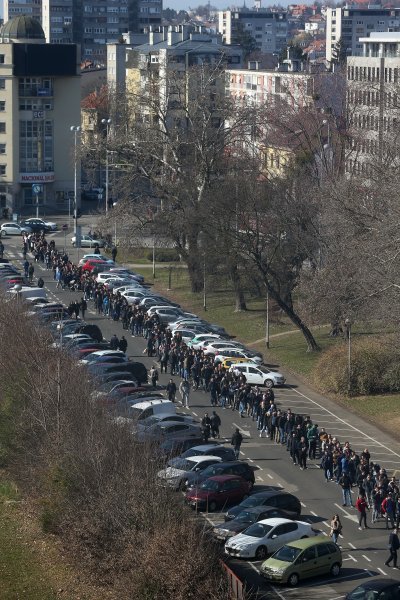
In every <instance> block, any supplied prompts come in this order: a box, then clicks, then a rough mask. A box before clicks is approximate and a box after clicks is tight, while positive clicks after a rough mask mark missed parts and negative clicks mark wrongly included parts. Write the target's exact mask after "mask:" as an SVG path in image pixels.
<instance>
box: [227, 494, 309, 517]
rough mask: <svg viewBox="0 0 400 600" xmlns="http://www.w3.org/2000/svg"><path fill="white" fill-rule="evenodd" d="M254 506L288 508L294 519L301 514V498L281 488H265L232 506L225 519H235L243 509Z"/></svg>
mask: <svg viewBox="0 0 400 600" xmlns="http://www.w3.org/2000/svg"><path fill="white" fill-rule="evenodd" d="M253 506H273V507H275V508H280V509H282V510H286V511H287V512H288V514H290V516H291V518H292V519H298V518H299V516H300V515H301V504H300V500H299V499H298V498H296V496H293V494H289V493H288V492H284V491H280V490H264V491H263V492H257V493H256V494H252V495H251V496H250V497H249V498H247V499H246V500H245V501H244V502H242V503H241V504H238V506H234V507H232V508H230V509H229V511H228V512H227V513H226V514H225V521H231V520H232V519H235V518H236V517H237V516H238V514H239V513H241V512H242V510H244V509H245V508H252V507H253Z"/></svg>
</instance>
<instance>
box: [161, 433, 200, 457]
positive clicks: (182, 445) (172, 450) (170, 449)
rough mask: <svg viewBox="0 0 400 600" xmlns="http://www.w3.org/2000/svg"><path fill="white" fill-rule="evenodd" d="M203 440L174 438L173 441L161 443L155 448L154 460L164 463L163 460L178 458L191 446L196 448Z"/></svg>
mask: <svg viewBox="0 0 400 600" xmlns="http://www.w3.org/2000/svg"><path fill="white" fill-rule="evenodd" d="M202 440H203V438H202V437H198V438H190V439H186V438H181V437H179V438H176V439H173V440H165V441H164V442H161V444H160V445H159V446H158V447H157V456H156V458H157V459H159V460H160V462H161V461H162V462H163V461H165V459H169V458H173V457H174V456H179V455H180V454H182V453H184V452H185V451H186V450H188V449H189V448H192V447H193V446H197V445H198V444H200V443H201V442H202Z"/></svg>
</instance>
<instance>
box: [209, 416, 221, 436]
mask: <svg viewBox="0 0 400 600" xmlns="http://www.w3.org/2000/svg"><path fill="white" fill-rule="evenodd" d="M210 421H211V435H212V437H213V438H219V428H220V427H221V419H220V417H219V415H217V413H216V412H215V410H213V413H212V415H211V417H210Z"/></svg>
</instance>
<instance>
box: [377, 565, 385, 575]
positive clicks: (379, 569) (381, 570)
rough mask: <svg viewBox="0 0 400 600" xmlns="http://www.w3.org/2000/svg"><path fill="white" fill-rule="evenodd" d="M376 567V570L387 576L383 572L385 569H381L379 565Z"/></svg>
mask: <svg viewBox="0 0 400 600" xmlns="http://www.w3.org/2000/svg"><path fill="white" fill-rule="evenodd" d="M376 568H377V569H378V571H380V572H381V573H382V575H386V577H387V573H385V571H384V570H383V569H381V568H380V567H376Z"/></svg>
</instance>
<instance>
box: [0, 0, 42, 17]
mask: <svg viewBox="0 0 400 600" xmlns="http://www.w3.org/2000/svg"><path fill="white" fill-rule="evenodd" d="M3 9H4V22H5V23H6V22H7V21H9V20H10V19H13V18H14V17H18V16H20V15H27V16H29V17H33V18H34V19H36V20H37V21H39V22H40V21H41V18H42V0H4V4H3Z"/></svg>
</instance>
